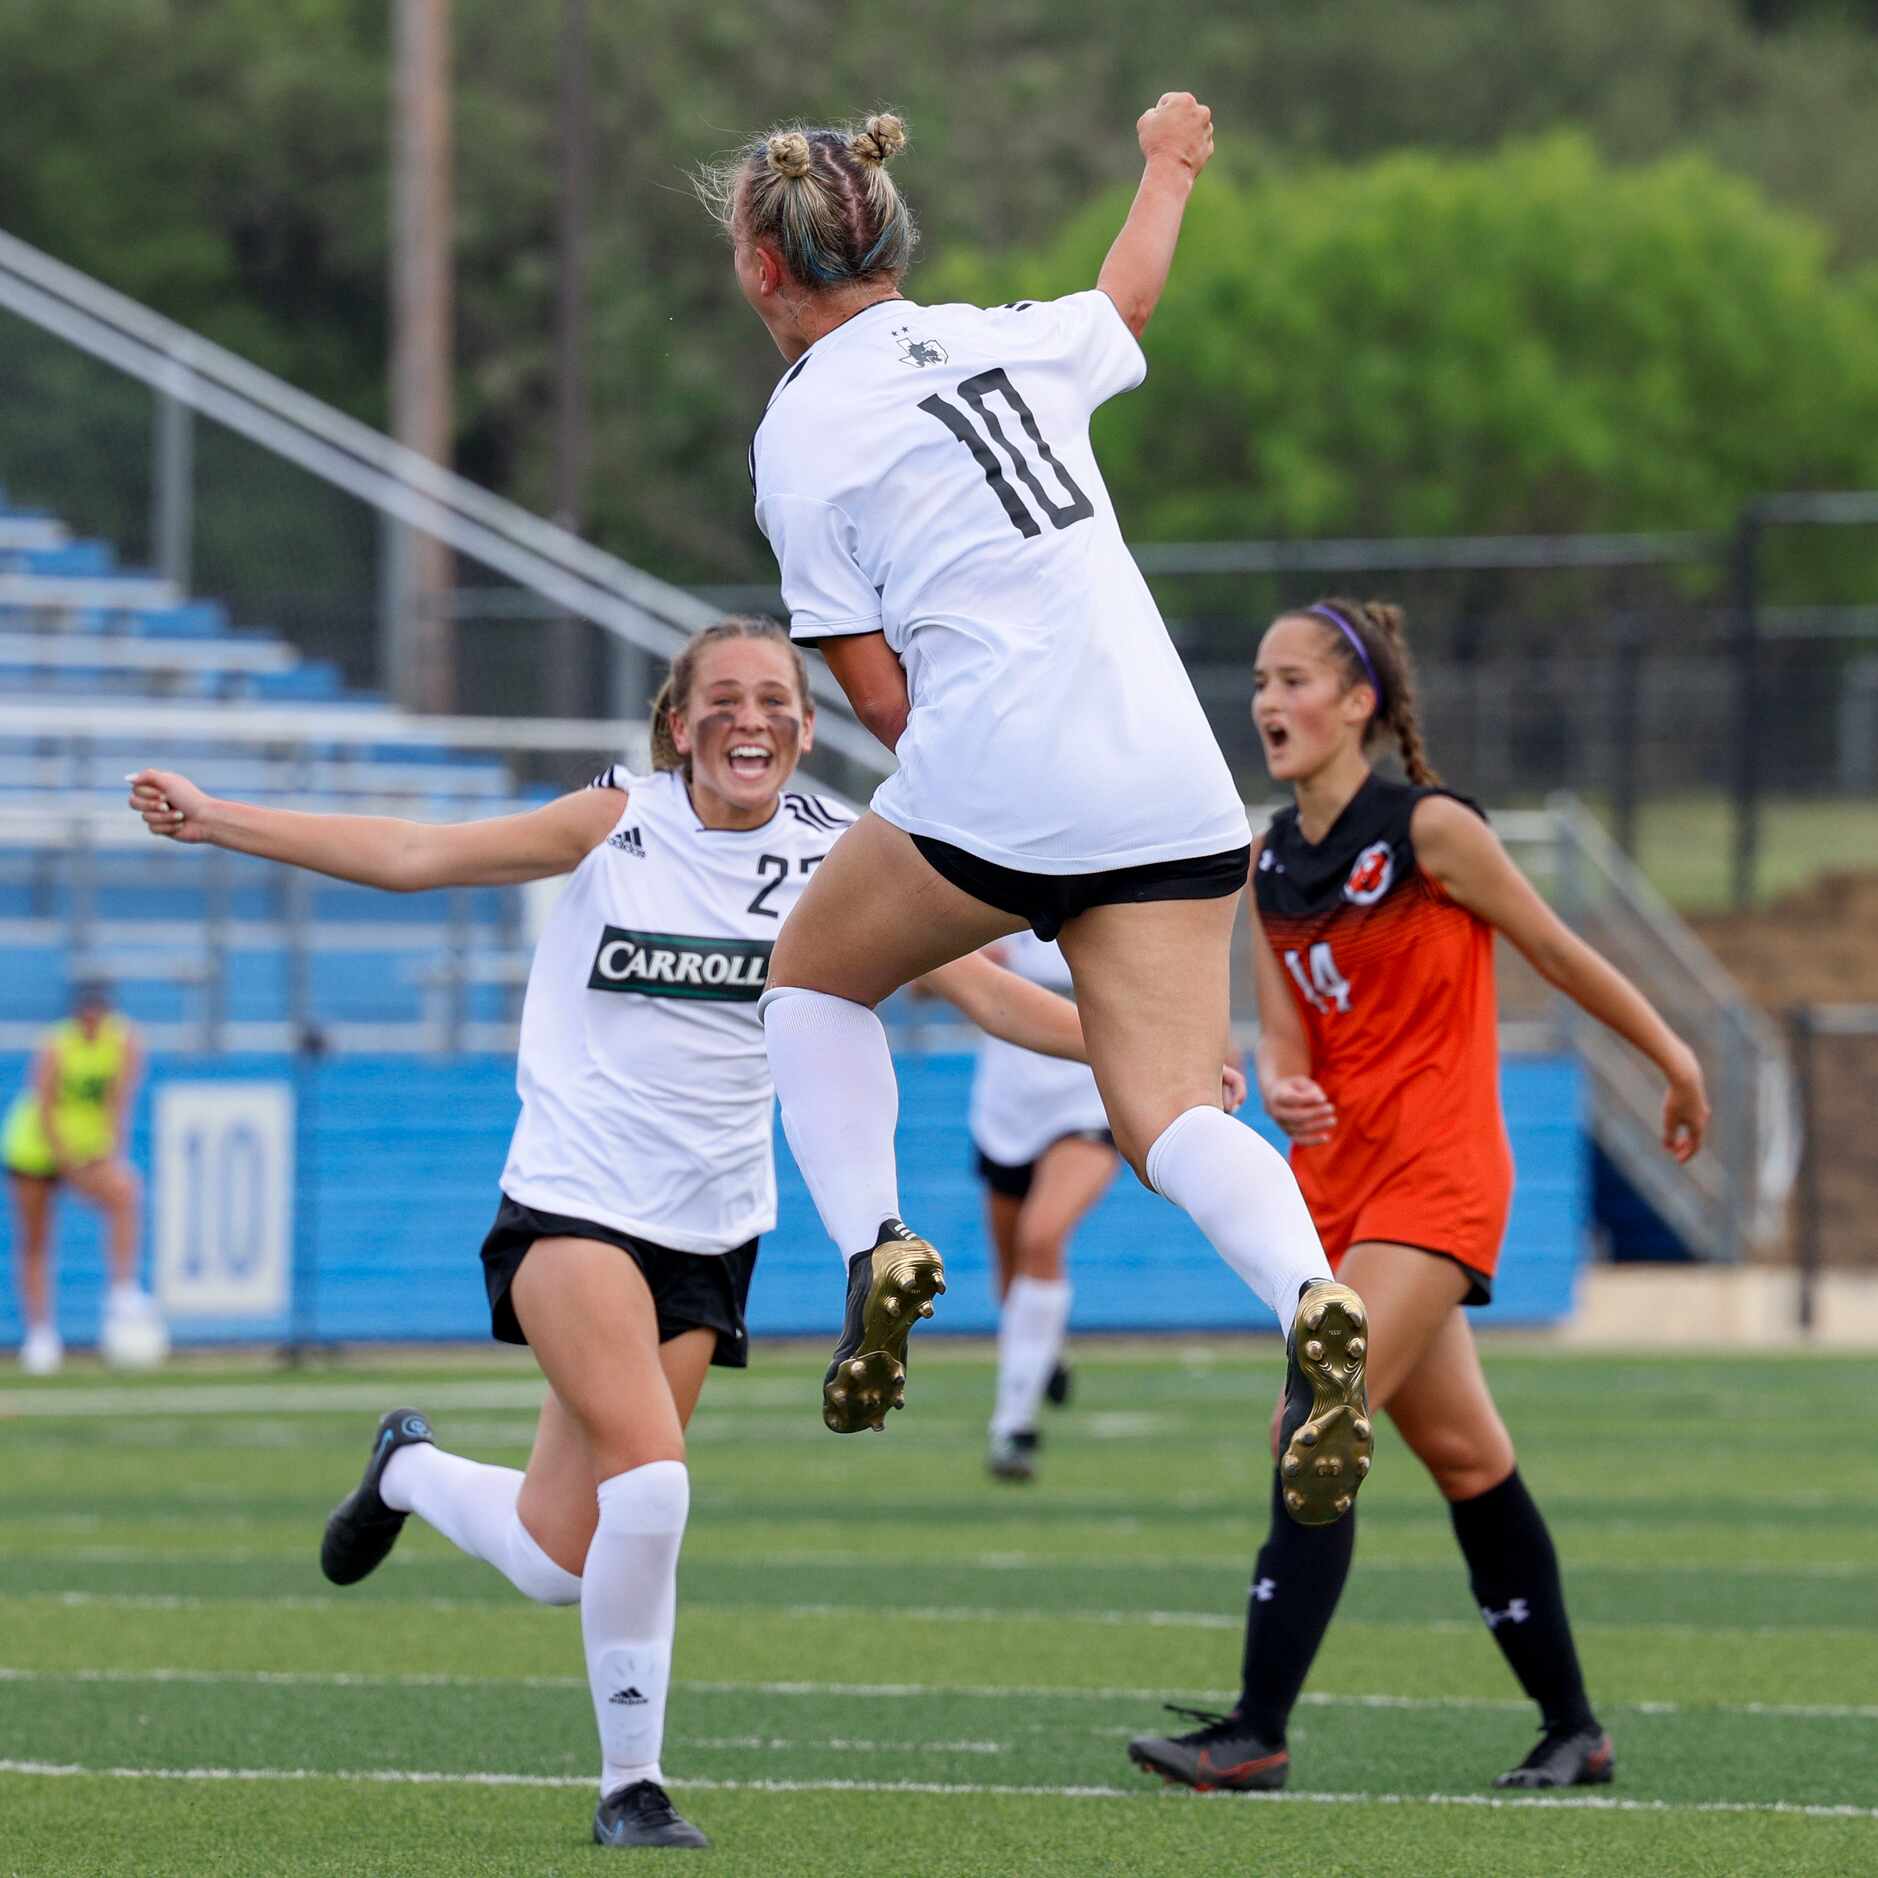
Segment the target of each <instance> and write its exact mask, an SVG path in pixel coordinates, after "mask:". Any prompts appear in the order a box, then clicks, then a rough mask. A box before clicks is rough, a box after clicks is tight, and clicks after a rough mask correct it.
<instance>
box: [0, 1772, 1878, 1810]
mask: <svg viewBox="0 0 1878 1878" xmlns="http://www.w3.org/2000/svg"><path fill="white" fill-rule="evenodd" d="M0 1774H19V1775H23V1776H28V1777H37V1778H40V1779H53V1780H72V1779H81V1780H82V1779H93V1780H184V1781H323V1780H330V1781H338V1782H347V1783H353V1784H366V1785H372V1786H437V1787H548V1788H556V1789H566V1788H576V1789H581V1788H584V1789H585V1790H586V1791H588V1792H592V1791H593V1788H594V1783H593V1781H592V1780H591V1779H590V1778H586V1777H584V1776H582V1775H579V1774H507V1773H469V1774H453V1773H442V1772H431V1771H429V1770H425V1769H414V1768H391V1767H365V1768H345V1769H328V1768H320V1767H79V1766H75V1765H71V1764H68V1763H64V1762H58V1761H8V1760H0ZM670 1784H671V1785H672V1786H673V1787H674V1788H676V1789H677V1791H678V1792H680V1793H929V1794H936V1795H940V1796H942V1797H945V1798H961V1799H983V1798H1003V1797H1011V1798H1021V1799H1045V1800H1133V1801H1136V1802H1138V1803H1141V1802H1145V1803H1148V1804H1157V1805H1167V1804H1176V1805H1177V1804H1179V1803H1180V1799H1173V1800H1170V1799H1169V1797H1168V1796H1166V1795H1164V1794H1161V1793H1159V1792H1156V1791H1152V1790H1148V1791H1144V1790H1143V1789H1142V1788H1141V1787H1043V1786H1035V1787H1032V1786H1017V1785H1014V1784H1013V1785H1003V1784H998V1783H993V1782H989V1781H987V1782H984V1783H982V1784H981V1783H978V1782H973V1781H946V1780H673V1781H672V1782H671V1783H670ZM1186 1797H1187V1796H1184V1795H1183V1796H1180V1798H1181V1799H1184V1798H1186ZM1192 1797H1193V1798H1194V1799H1197V1800H1200V1801H1203V1802H1206V1803H1211V1804H1222V1803H1223V1804H1225V1805H1228V1806H1230V1805H1233V1804H1234V1803H1235V1802H1240V1801H1255V1802H1263V1803H1265V1804H1267V1805H1279V1806H1285V1805H1290V1806H1298V1805H1304V1806H1351V1805H1357V1806H1363V1805H1368V1806H1475V1807H1484V1808H1486V1809H1487V1810H1489V1811H1492V1812H1501V1811H1505V1812H1522V1811H1526V1810H1529V1809H1530V1810H1543V1811H1557V1812H1566V1813H1661V1814H1682V1813H1775V1814H1789V1815H1792V1816H1794V1817H1796V1818H1802V1819H1878V1807H1875V1806H1809V1805H1803V1804H1801V1803H1800V1802H1798V1801H1795V1800H1626V1799H1616V1798H1611V1797H1606V1796H1604V1795H1591V1794H1587V1795H1582V1796H1581V1795H1576V1794H1574V1795H1559V1796H1556V1797H1554V1796H1551V1795H1546V1794H1534V1795H1531V1796H1529V1797H1525V1796H1523V1797H1521V1798H1518V1799H1514V1798H1511V1797H1509V1796H1506V1795H1503V1794H1490V1793H1295V1792H1288V1793H1232V1794H1225V1793H1221V1794H1204V1795H1194V1796H1192Z"/></svg>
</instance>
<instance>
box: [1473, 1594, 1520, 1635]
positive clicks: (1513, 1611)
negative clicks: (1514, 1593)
mask: <svg viewBox="0 0 1878 1878" xmlns="http://www.w3.org/2000/svg"><path fill="white" fill-rule="evenodd" d="M1480 1614H1481V1616H1482V1617H1484V1618H1485V1619H1486V1620H1487V1628H1488V1629H1489V1630H1498V1629H1499V1627H1500V1626H1501V1625H1502V1624H1523V1623H1524V1622H1525V1621H1526V1619H1527V1618H1529V1617H1530V1616H1531V1615H1532V1612H1531V1611H1530V1610H1529V1609H1528V1608H1527V1605H1526V1600H1525V1599H1524V1598H1511V1599H1509V1600H1508V1601H1507V1606H1506V1609H1505V1610H1503V1611H1494V1610H1489V1609H1488V1608H1487V1606H1486V1605H1484V1604H1483V1605H1482V1606H1481V1607H1480Z"/></svg>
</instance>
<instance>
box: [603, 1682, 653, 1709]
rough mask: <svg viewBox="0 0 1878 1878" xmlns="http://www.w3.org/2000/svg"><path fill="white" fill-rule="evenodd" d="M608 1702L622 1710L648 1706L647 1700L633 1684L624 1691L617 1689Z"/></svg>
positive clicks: (628, 1685)
mask: <svg viewBox="0 0 1878 1878" xmlns="http://www.w3.org/2000/svg"><path fill="white" fill-rule="evenodd" d="M607 1700H608V1701H609V1702H612V1703H616V1704H618V1705H619V1706H620V1707H622V1708H644V1707H645V1705H646V1698H645V1697H644V1696H642V1695H641V1694H640V1693H639V1691H638V1690H637V1689H635V1688H634V1687H633V1686H632V1684H631V1683H628V1684H627V1685H626V1687H625V1688H623V1689H615V1690H614V1691H613V1693H612V1694H611V1695H610V1696H608V1697H607Z"/></svg>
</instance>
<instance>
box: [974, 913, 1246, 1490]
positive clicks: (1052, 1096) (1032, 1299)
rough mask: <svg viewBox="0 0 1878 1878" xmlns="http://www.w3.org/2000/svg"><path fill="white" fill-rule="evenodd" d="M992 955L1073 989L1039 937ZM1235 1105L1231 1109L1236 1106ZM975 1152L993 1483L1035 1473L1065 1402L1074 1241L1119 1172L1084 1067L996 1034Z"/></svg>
mask: <svg viewBox="0 0 1878 1878" xmlns="http://www.w3.org/2000/svg"><path fill="white" fill-rule="evenodd" d="M990 956H991V957H992V958H994V959H996V960H997V962H998V963H999V964H1000V965H1002V966H1004V967H1005V969H1006V970H1007V971H1013V972H1016V973H1017V974H1018V975H1019V976H1020V977H1023V978H1028V979H1029V980H1030V981H1031V982H1032V983H1033V984H1039V985H1044V986H1046V987H1047V988H1048V989H1050V990H1052V991H1068V990H1069V989H1070V976H1069V964H1068V962H1067V961H1066V960H1065V959H1064V957H1063V953H1062V949H1061V947H1059V946H1054V945H1049V944H1046V943H1045V942H1044V941H1043V940H1041V939H1039V938H1038V937H1037V936H1036V934H1035V933H1031V932H1021V933H1017V934H1015V935H1014V936H1013V937H1011V938H1009V939H1002V940H1000V941H999V942H998V944H997V945H996V946H995V947H993V948H992V951H991V953H990ZM1235 1106H1236V1104H1235ZM971 1133H972V1146H973V1149H974V1152H975V1157H976V1160H977V1163H978V1178H979V1179H980V1180H981V1181H982V1182H983V1183H984V1188H985V1214H986V1224H987V1226H988V1228H989V1230H990V1235H991V1245H992V1250H993V1252H994V1253H995V1254H996V1257H997V1266H998V1273H997V1276H998V1299H999V1308H998V1390H997V1399H996V1402H995V1405H994V1406H993V1408H992V1412H991V1430H990V1439H989V1442H988V1445H987V1448H986V1452H985V1465H986V1467H987V1468H988V1469H989V1470H990V1472H991V1474H992V1476H993V1477H994V1478H995V1479H998V1480H1012V1481H1027V1480H1032V1479H1034V1478H1035V1477H1036V1472H1037V1449H1038V1434H1037V1415H1038V1410H1039V1409H1040V1407H1041V1405H1042V1403H1043V1402H1044V1400H1045V1398H1046V1396H1047V1397H1048V1399H1049V1400H1050V1401H1053V1402H1055V1403H1057V1404H1058V1405H1059V1406H1060V1405H1061V1404H1062V1403H1064V1402H1066V1401H1067V1400H1068V1399H1069V1370H1068V1368H1067V1367H1066V1366H1065V1364H1064V1362H1063V1345H1064V1339H1065V1336H1066V1335H1067V1333H1068V1329H1069V1305H1070V1285H1069V1269H1068V1259H1069V1241H1070V1235H1071V1234H1072V1233H1074V1232H1075V1230H1076V1228H1077V1226H1078V1225H1079V1224H1080V1223H1081V1222H1082V1219H1083V1217H1084V1216H1085V1215H1086V1214H1087V1213H1088V1212H1089V1210H1090V1208H1091V1207H1093V1206H1094V1205H1095V1204H1096V1203H1097V1202H1098V1201H1099V1200H1100V1199H1101V1198H1102V1196H1103V1195H1104V1194H1105V1193H1107V1192H1108V1190H1109V1187H1110V1185H1111V1183H1112V1182H1113V1181H1114V1179H1115V1172H1116V1169H1117V1168H1119V1167H1120V1166H1121V1156H1120V1155H1118V1154H1117V1153H1116V1152H1115V1137H1114V1136H1113V1135H1112V1134H1110V1133H1109V1118H1108V1111H1107V1110H1106V1109H1104V1108H1103V1106H1102V1092H1101V1091H1100V1090H1099V1089H1097V1087H1096V1082H1095V1077H1094V1076H1093V1075H1092V1074H1091V1073H1090V1070H1089V1068H1088V1066H1087V1065H1086V1064H1083V1063H1070V1062H1065V1061H1064V1060H1063V1059H1062V1058H1061V1057H1051V1056H1039V1055H1038V1054H1037V1053H1036V1052H1035V1051H1034V1050H1024V1049H1020V1048H1018V1046H1017V1045H1016V1044H1011V1043H1006V1042H1005V1041H1004V1040H1003V1038H1001V1037H987V1038H986V1039H985V1040H984V1042H983V1043H981V1044H980V1045H979V1046H978V1067H977V1070H976V1072H975V1074H974V1075H973V1077H972V1105H971Z"/></svg>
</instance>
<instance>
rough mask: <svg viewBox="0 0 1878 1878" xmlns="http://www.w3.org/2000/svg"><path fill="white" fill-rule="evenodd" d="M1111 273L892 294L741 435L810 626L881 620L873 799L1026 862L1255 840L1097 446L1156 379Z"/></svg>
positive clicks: (1125, 857) (1192, 850)
mask: <svg viewBox="0 0 1878 1878" xmlns="http://www.w3.org/2000/svg"><path fill="white" fill-rule="evenodd" d="M1145 371H1146V365H1145V362H1144V360H1143V358H1142V354H1141V348H1140V347H1139V346H1138V345H1137V344H1136V343H1135V339H1134V336H1133V334H1131V333H1130V332H1129V330H1128V328H1127V327H1126V325H1124V324H1123V322H1122V319H1121V316H1120V314H1119V313H1117V312H1116V310H1115V306H1114V303H1113V302H1112V301H1111V300H1110V299H1109V297H1108V296H1107V295H1106V294H1104V293H1101V292H1099V291H1094V292H1089V293H1078V294H1071V295H1070V296H1069V297H1068V298H1067V299H1063V300H1051V301H1034V302H1033V301H1020V302H1018V303H1017V304H1016V305H1014V306H1008V307H993V308H989V309H986V308H982V307H975V306H937V307H923V306H918V305H916V304H914V303H913V302H912V301H910V300H884V301H880V302H877V303H876V304H875V305H873V306H870V307H868V308H866V309H865V310H864V311H862V312H860V313H857V314H856V315H855V316H854V317H853V318H852V319H850V320H848V321H847V322H846V323H845V324H843V325H841V326H838V327H836V328H835V330H834V331H833V332H831V333H829V334H827V335H826V336H825V337H823V338H822V339H820V340H818V341H817V342H816V343H815V344H814V345H813V346H811V347H810V348H809V350H808V352H807V353H805V354H804V355H803V357H802V358H801V359H800V360H798V361H797V363H796V364H795V365H794V366H792V367H791V368H790V370H789V371H788V373H787V374H786V375H785V376H784V378H783V380H782V383H781V384H780V385H779V386H778V387H777V389H776V392H775V395H774V396H773V397H772V398H771V400H770V405H769V410H768V412H767V413H766V414H765V416H764V419H763V422H762V425H761V427H760V428H759V429H758V431H757V434H756V440H755V442H754V443H753V444H752V446H751V450H750V476H751V480H752V482H753V484H754V485H755V489H756V517H757V522H758V525H759V526H760V527H761V528H762V530H763V532H764V534H765V535H767V536H768V537H769V542H770V546H771V547H772V548H773V549H774V550H775V552H776V559H777V562H778V565H779V566H780V568H781V570H782V591H783V599H784V602H785V603H786V605H787V607H788V609H789V618H790V631H791V633H792V634H793V635H794V637H795V638H797V639H799V640H803V641H814V640H818V639H826V638H830V637H833V636H836V635H840V634H851V633H868V632H884V633H885V634H886V638H887V643H888V644H889V645H890V646H892V648H893V649H894V651H895V652H896V653H898V654H899V657H900V660H901V662H902V663H903V664H904V665H905V667H906V677H907V689H908V692H909V694H910V696H911V699H912V715H911V717H910V719H909V720H908V723H907V727H906V733H905V735H904V736H903V737H902V739H901V741H900V748H899V759H900V767H899V770H898V772H897V773H896V774H894V775H892V776H890V777H889V778H888V779H887V780H886V781H885V782H884V783H882V784H881V786H880V789H879V791H878V792H877V793H876V795H875V797H874V807H875V809H876V810H877V811H878V812H879V813H880V814H881V815H882V816H884V817H885V818H886V819H887V820H888V821H890V822H892V823H894V824H895V825H896V826H897V827H900V828H904V829H906V830H907V831H908V832H909V833H911V834H919V835H928V836H932V837H935V838H936V839H938V840H941V841H946V842H950V843H952V844H953V845H954V846H956V847H960V848H964V849H965V850H966V851H967V852H968V853H971V854H975V855H977V856H979V857H980V858H981V859H983V860H987V861H992V862H995V863H997V864H998V865H1000V866H1004V867H1012V868H1017V869H1019V870H1021V871H1023V872H1026V873H1036V874H1086V873H1097V872H1100V871H1102V870H1103V869H1106V868H1113V867H1133V866H1139V865H1144V864H1146V863H1149V862H1155V861H1170V860H1181V859H1186V858H1189V857H1192V856H1197V855H1204V854H1214V853H1219V852H1222V851H1224V850H1227V849H1230V848H1236V847H1242V846H1244V845H1245V843H1246V842H1247V841H1248V839H1249V834H1248V830H1247V827H1246V818H1245V811H1244V808H1243V806H1242V805H1241V803H1240V801H1239V797H1238V792H1237V791H1236V790H1235V789H1234V787H1233V782H1232V776H1231V774H1230V772H1229V771H1228V770H1227V768H1226V762H1225V759H1224V757H1222V756H1221V754H1220V751H1219V746H1218V744H1217V743H1216V742H1215V741H1214V738H1213V733H1212V730H1211V729H1210V727H1209V726H1208V724H1207V721H1206V715H1205V713H1204V712H1203V711H1202V710H1201V708H1200V702H1199V699H1198V698H1197V697H1195V695H1194V690H1193V686H1192V683H1191V682H1190V681H1189V679H1188V677H1187V674H1186V671H1185V669H1184V668H1183V667H1182V665H1181V663H1180V659H1179V656H1178V655H1177V654H1176V653H1175V651H1174V647H1173V642H1172V641H1171V640H1170V639H1169V638H1168V636H1167V628H1166V627H1165V626H1164V625H1163V624H1162V622H1161V616H1160V614H1159V612H1158V611H1157V610H1156V608H1155V605H1154V601H1153V598H1152V596H1151V595H1150V594H1149V592H1148V589H1147V583H1146V582H1145V581H1143V579H1142V578H1141V574H1140V570H1139V569H1138V568H1137V567H1136V566H1135V563H1134V559H1133V557H1132V556H1131V555H1130V554H1129V552H1128V549H1127V547H1126V545H1125V544H1124V542H1123V541H1122V536H1121V530H1120V528H1119V527H1118V526H1117V525H1116V521H1115V511H1114V509H1113V508H1112V507H1111V505H1110V503H1109V498H1108V492H1107V490H1106V489H1104V488H1103V486H1102V477H1101V474H1100V472H1099V471H1098V470H1097V468H1096V462H1095V456H1094V454H1093V452H1092V451H1091V449H1090V447H1089V417H1090V414H1091V413H1092V412H1093V411H1094V410H1095V409H1096V407H1097V406H1098V405H1100V404H1102V403H1103V402H1104V401H1105V400H1106V399H1108V398H1111V397H1113V396H1114V395H1115V394H1116V393H1117V392H1119V391H1126V390H1128V389H1129V388H1130V387H1132V386H1134V385H1137V384H1139V383H1140V382H1141V379H1142V376H1143V374H1144V372H1145Z"/></svg>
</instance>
